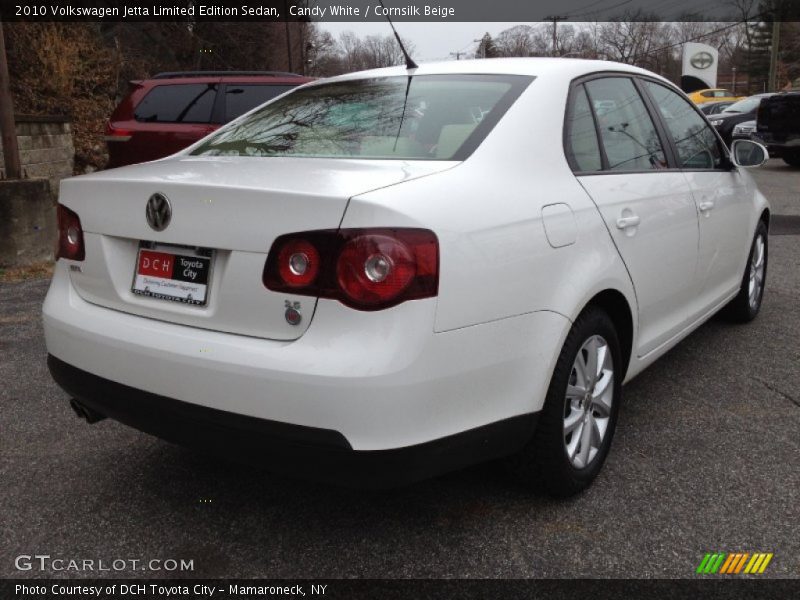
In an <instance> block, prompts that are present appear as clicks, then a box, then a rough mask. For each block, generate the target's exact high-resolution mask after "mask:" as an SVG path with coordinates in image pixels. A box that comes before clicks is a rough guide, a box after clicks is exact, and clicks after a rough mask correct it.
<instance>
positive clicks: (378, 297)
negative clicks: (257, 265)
mask: <svg viewBox="0 0 800 600" xmlns="http://www.w3.org/2000/svg"><path fill="white" fill-rule="evenodd" d="M263 280H264V285H265V286H266V287H267V288H268V289H270V290H273V291H280V292H289V293H293V294H300V295H305V296H318V297H321V298H334V299H337V300H339V301H340V302H342V303H343V304H346V305H347V306H350V307H352V308H356V309H359V310H380V309H383V308H389V307H391V306H396V305H397V304H400V303H401V302H405V301H406V300H414V299H419V298H430V297H432V296H436V294H437V293H438V287H439V242H438V240H437V238H436V235H435V234H434V233H433V232H432V231H429V230H427V229H388V228H380V229H341V230H338V231H337V230H324V231H308V232H304V233H298V234H290V235H285V236H281V237H279V238H278V239H277V240H275V243H274V244H273V246H272V249H271V250H270V253H269V256H268V257H267V263H266V265H265V266H264V276H263Z"/></svg>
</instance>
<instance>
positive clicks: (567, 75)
mask: <svg viewBox="0 0 800 600" xmlns="http://www.w3.org/2000/svg"><path fill="white" fill-rule="evenodd" d="M597 72H613V73H630V74H636V75H648V76H650V77H655V78H657V79H660V80H662V81H664V82H666V83H669V84H670V85H673V84H672V83H671V82H670V81H668V80H667V79H664V78H663V77H661V76H659V75H656V74H655V73H652V72H651V71H647V70H645V69H641V68H639V67H634V66H631V65H626V64H623V63H618V62H613V61H607V60H588V59H581V58H541V57H536V58H486V59H475V60H450V61H443V62H430V63H421V64H420V65H419V67H418V68H416V69H411V70H407V69H406V68H405V67H404V66H396V67H387V68H383V69H372V70H369V71H358V72H356V73H347V74H345V75H337V76H336V77H329V78H327V79H319V80H317V82H318V83H324V82H332V81H348V80H353V79H369V78H373V77H391V76H398V75H447V74H464V75H466V74H469V75H476V74H487V75H528V76H535V77H536V78H541V79H549V80H556V79H558V80H564V79H566V80H572V79H575V78H576V77H581V76H583V75H588V74H590V73H597Z"/></svg>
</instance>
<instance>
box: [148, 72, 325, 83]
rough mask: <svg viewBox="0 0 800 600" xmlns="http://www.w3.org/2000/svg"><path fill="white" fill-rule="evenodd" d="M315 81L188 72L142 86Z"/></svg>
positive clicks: (275, 75) (157, 78) (262, 74)
mask: <svg viewBox="0 0 800 600" xmlns="http://www.w3.org/2000/svg"><path fill="white" fill-rule="evenodd" d="M309 81H314V78H313V77H305V76H303V75H297V74H294V73H282V72H268V71H265V72H256V71H239V72H237V71H207V72H203V71H186V72H181V71H177V72H168V73H158V74H157V75H154V76H153V77H149V78H147V79H142V80H140V81H139V83H140V84H147V85H179V84H187V83H211V82H216V83H261V84H274V85H287V84H294V85H301V84H303V83H308V82H309Z"/></svg>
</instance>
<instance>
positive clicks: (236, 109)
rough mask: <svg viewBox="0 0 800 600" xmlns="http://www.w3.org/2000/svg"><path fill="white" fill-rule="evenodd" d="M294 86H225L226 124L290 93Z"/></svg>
mask: <svg viewBox="0 0 800 600" xmlns="http://www.w3.org/2000/svg"><path fill="white" fill-rule="evenodd" d="M294 87H296V86H294V85H258V84H255V83H243V84H233V83H229V84H227V85H226V86H225V122H226V123H227V122H228V121H232V120H233V119H235V118H236V117H239V116H241V115H243V114H244V113H246V112H247V111H250V110H253V109H254V108H255V107H256V106H258V105H260V104H264V102H267V101H269V100H272V99H273V98H275V97H276V96H280V95H281V94H283V93H284V92H288V91H289V90H291V89H292V88H294Z"/></svg>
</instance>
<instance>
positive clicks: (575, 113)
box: [565, 75, 698, 356]
mask: <svg viewBox="0 0 800 600" xmlns="http://www.w3.org/2000/svg"><path fill="white" fill-rule="evenodd" d="M569 102H570V107H569V110H568V113H567V114H568V117H567V121H568V122H567V128H566V132H565V134H566V146H567V156H568V159H569V160H570V163H571V164H572V167H573V170H575V172H576V175H577V177H578V180H579V181H580V183H581V185H582V186H583V187H584V189H585V190H586V191H587V193H588V194H589V196H591V198H592V199H593V200H594V202H595V204H596V205H597V208H598V209H599V211H600V214H601V215H602V216H603V219H604V220H605V223H606V226H607V227H608V231H609V232H610V234H611V236H612V238H613V240H614V243H615V244H616V247H617V249H618V250H619V253H620V256H621V257H622V260H623V261H624V262H625V265H626V267H627V269H628V272H629V273H630V276H631V280H632V281H633V285H634V289H635V291H636V300H637V303H638V308H639V335H638V348H637V353H638V355H639V356H643V355H645V354H647V353H648V352H650V351H652V350H654V349H656V348H657V347H658V346H660V345H661V344H663V343H665V342H666V341H668V340H669V339H670V338H672V337H674V336H675V335H676V334H677V333H679V332H680V331H681V330H682V329H683V328H684V327H685V326H686V324H687V320H688V311H687V304H688V302H689V299H690V298H691V294H692V288H691V285H692V282H693V281H694V275H695V267H696V262H697V243H698V232H697V211H696V209H695V205H694V200H693V198H692V194H691V190H690V189H689V185H688V183H687V181H686V178H685V176H684V175H683V173H682V172H681V171H679V170H677V169H670V168H669V167H670V162H669V161H670V156H669V155H668V153H667V148H666V146H665V143H664V141H663V140H662V134H661V132H659V131H658V129H657V128H656V125H655V123H654V121H653V119H652V117H651V115H650V112H649V110H648V107H647V105H646V104H645V102H644V101H643V99H642V96H641V94H640V91H639V89H638V88H637V85H636V84H635V82H634V79H633V78H631V77H628V76H613V75H603V76H599V77H598V76H595V77H592V78H590V79H588V80H580V81H578V82H577V83H576V84H574V86H573V89H572V92H571V94H570V100H569ZM598 142H599V143H598ZM598 154H599V156H598Z"/></svg>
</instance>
